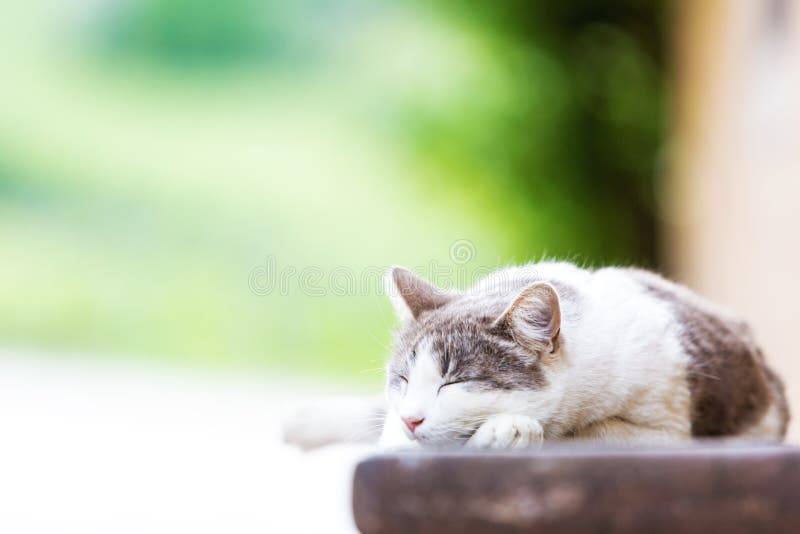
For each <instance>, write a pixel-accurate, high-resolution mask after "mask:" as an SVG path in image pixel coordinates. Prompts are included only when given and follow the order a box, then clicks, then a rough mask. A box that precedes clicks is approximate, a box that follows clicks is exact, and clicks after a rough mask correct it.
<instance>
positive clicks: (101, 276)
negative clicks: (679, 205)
mask: <svg viewBox="0 0 800 534" xmlns="http://www.w3.org/2000/svg"><path fill="white" fill-rule="evenodd" d="M3 6H4V9H3V11H4V16H3V20H2V22H0V73H2V74H0V76H1V79H0V301H1V302H2V303H3V305H2V307H0V343H2V344H3V345H6V346H24V347H42V348H46V349H55V350H56V351H59V352H68V353H94V354H101V355H129V356H134V357H137V358H155V359H166V360H171V361H180V362H187V363H192V364H212V365H225V366H257V367H259V368H264V369H268V370H275V371H285V372H304V373H310V374H313V375H317V374H319V375H340V376H349V377H351V378H354V379H356V380H360V379H363V380H364V381H379V380H380V375H379V374H377V373H370V372H362V371H364V370H369V369H375V368H378V367H380V366H381V365H382V362H383V360H384V357H385V355H386V344H387V343H388V340H389V338H390V336H389V334H390V331H391V328H392V326H393V324H394V318H393V314H392V312H391V310H390V307H389V305H388V303H387V302H385V298H384V297H383V296H381V295H380V294H378V293H379V291H378V288H377V285H378V282H375V283H372V282H374V281H376V280H377V278H378V277H377V275H376V276H372V275H373V273H379V272H380V271H381V270H382V269H383V268H385V267H386V266H388V265H391V264H403V265H406V266H409V267H417V268H419V269H421V270H422V271H423V272H428V274H429V276H432V277H433V278H437V277H439V278H441V277H442V276H444V277H445V279H446V280H445V282H448V281H451V280H452V277H450V278H448V275H447V273H450V274H452V273H453V272H457V273H458V279H457V280H455V281H454V283H456V284H458V285H463V284H464V283H466V282H468V281H469V280H470V278H471V277H472V276H474V275H476V274H477V273H479V272H484V271H485V270H486V269H491V268H496V267H499V266H502V265H506V264H509V263H520V262H525V261H529V260H532V259H538V258H540V257H542V256H543V255H547V256H555V257H561V258H568V259H572V260H574V261H577V262H580V263H585V264H600V263H609V262H613V263H636V264H639V265H644V266H650V265H656V264H657V263H658V257H657V254H656V251H657V250H658V243H657V240H656V232H655V223H656V200H657V194H656V193H657V190H658V176H659V167H658V162H659V160H660V152H661V150H662V148H663V140H664V137H665V126H666V125H665V117H666V116H667V112H666V109H665V106H666V96H667V95H666V85H665V59H664V57H665V50H664V39H663V36H662V35H661V29H662V28H664V27H665V24H664V20H663V19H664V16H665V14H664V9H663V6H662V4H661V3H660V2H641V1H633V0H631V1H623V0H609V1H606V2H594V1H590V0H582V1H572V2H560V3H559V2H525V1H522V0H512V1H506V2H499V3H490V2H482V3H478V4H465V3H462V2H454V1H445V0H443V1H439V2H422V1H417V2H388V1H380V0H370V1H368V0H341V1H331V0H278V1H268V2H264V1H255V0H229V1H227V2H217V1H211V0H140V1H123V0H68V1H67V0H60V1H57V2H54V1H51V2H45V1H34V0H27V1H25V0H6V1H5V2H4V4H3ZM459 247H462V248H461V249H459ZM463 250H466V255H463V254H462V253H463ZM448 268H449V271H448ZM430 271H436V272H430ZM292 273H294V274H292ZM309 273H310V274H309ZM331 273H336V274H335V276H334V275H332V274H331ZM347 273H350V274H347ZM365 273H368V274H369V276H368V277H367V278H369V280H370V281H371V282H370V283H368V284H366V283H363V280H364V279H365ZM437 273H438V274H437ZM442 273H445V274H444V275H443V274H442ZM281 275H282V276H284V277H285V278H286V282H285V283H284V284H283V285H284V286H285V287H283V288H281V287H279V286H280V285H281V284H280V283H278V284H276V287H275V288H273V290H271V291H270V290H269V287H268V286H269V280H270V279H269V277H270V276H271V277H273V278H274V277H275V276H281ZM290 275H291V276H290ZM462 275H463V276H462ZM254 276H255V278H254ZM254 281H255V282H254ZM343 281H344V283H343ZM351 282H352V283H351ZM254 284H255V285H254ZM312 286H313V287H312Z"/></svg>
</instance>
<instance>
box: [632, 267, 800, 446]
mask: <svg viewBox="0 0 800 534" xmlns="http://www.w3.org/2000/svg"><path fill="white" fill-rule="evenodd" d="M630 273H631V275H632V276H633V277H634V278H635V279H636V280H637V282H638V283H639V284H641V285H642V287H644V288H645V290H646V291H647V292H648V293H649V294H651V295H652V296H654V297H655V298H658V299H660V300H663V301H665V302H668V303H669V304H670V306H671V307H672V309H673V310H674V313H675V316H676V319H677V323H678V327H679V337H680V342H681V345H682V346H683V348H684V350H685V351H686V352H687V354H689V356H690V357H691V364H690V366H689V369H688V370H687V380H688V383H689V390H690V393H691V424H692V435H694V436H730V435H736V434H738V433H740V432H742V431H744V430H746V429H747V428H748V427H750V426H752V425H753V424H755V423H757V422H758V421H759V419H760V418H761V417H762V416H763V415H764V413H765V412H766V411H767V409H768V408H769V407H770V405H771V404H773V403H775V404H776V405H777V406H778V407H779V409H780V410H781V411H782V414H783V431H784V432H785V428H786V422H787V421H788V408H787V407H786V399H785V398H784V393H783V385H782V384H781V382H780V379H779V378H778V377H777V376H776V375H775V374H774V373H773V372H772V370H770V369H769V368H768V367H767V365H766V362H765V361H764V357H763V355H762V353H761V350H760V349H759V348H758V346H757V345H756V344H755V342H754V340H753V339H752V335H751V333H750V329H749V327H748V326H747V325H746V324H745V323H743V322H738V321H734V320H731V319H727V318H724V317H721V316H719V315H717V314H715V313H713V312H712V311H709V310H706V309H704V307H703V306H702V302H701V301H699V299H698V300H697V301H695V298H696V297H694V296H693V295H691V294H685V291H686V290H684V289H683V288H681V287H680V286H677V285H675V284H673V283H672V282H669V281H667V280H665V279H663V278H661V277H660V276H657V275H655V274H653V273H649V272H646V271H640V270H636V269H630ZM682 292H684V294H682Z"/></svg>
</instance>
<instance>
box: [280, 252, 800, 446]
mask: <svg viewBox="0 0 800 534" xmlns="http://www.w3.org/2000/svg"><path fill="white" fill-rule="evenodd" d="M387 280H388V289H389V294H390V297H391V299H392V302H393V305H394V308H395V310H396V312H397V315H398V316H399V318H400V321H401V324H400V328H399V329H398V331H397V334H396V341H395V347H394V350H393V353H392V355H391V357H390V359H389V362H388V365H387V380H386V396H385V397H386V401H387V404H386V406H385V422H384V424H383V430H382V433H381V436H380V439H379V441H380V443H381V445H382V446H384V447H387V448H392V447H398V446H403V445H408V444H414V445H417V446H423V447H454V446H466V447H476V448H489V449H494V448H497V449H506V448H526V447H537V446H540V445H541V444H542V442H543V441H545V440H547V441H557V440H568V439H569V440H601V441H605V442H612V443H616V444H627V445H657V444H670V443H687V442H690V441H691V440H693V439H695V438H712V437H733V438H741V439H752V440H760V441H765V440H769V441H780V440H782V439H783V437H784V436H785V433H786V427H787V424H788V420H789V412H788V407H787V403H786V399H785V396H784V388H783V384H782V382H781V380H780V379H779V378H778V376H777V375H776V374H775V373H774V372H773V371H772V370H771V369H770V368H769V367H768V366H767V365H766V362H765V360H764V357H763V355H762V353H761V350H760V349H759V348H758V346H757V345H756V343H755V341H754V339H753V334H752V332H751V331H750V329H749V327H748V326H747V325H746V324H745V323H744V322H743V321H741V320H740V319H738V318H736V317H735V316H734V315H733V314H731V313H730V312H728V311H727V310H724V309H722V308H721V307H718V306H716V305H714V304H713V303H711V302H709V301H707V300H705V299H703V298H701V297H699V296H698V295H696V294H694V293H693V292H691V291H690V290H689V289H688V288H686V287H683V286H680V285H678V284H676V283H673V282H670V281H668V280H666V279H664V278H662V277H661V276H659V275H657V274H654V273H651V272H648V271H644V270H640V269H634V268H618V267H608V268H601V269H597V270H588V269H583V268H579V267H577V266H575V265H572V264H570V263H565V262H541V263H536V264H529V265H525V266H522V267H512V268H506V269H502V270H499V271H496V272H495V273H493V274H491V275H489V276H487V277H485V278H484V279H482V280H480V281H478V282H477V283H476V284H475V285H474V286H473V287H471V288H469V289H467V290H466V291H462V292H459V291H445V290H442V289H440V288H437V287H435V286H434V285H432V284H430V283H429V282H427V281H425V280H424V279H423V278H421V277H419V276H418V275H416V274H414V273H412V272H411V271H409V270H406V269H403V268H400V267H394V268H392V269H390V271H389V273H388V275H387ZM326 418H328V417H327V416H326ZM311 432H312V433H313V428H312V429H311ZM295 438H296V439H295V441H303V436H302V435H296V436H295ZM290 439H291V438H290ZM316 439H317V440H318V441H319V436H317V438H316ZM322 441H324V440H322Z"/></svg>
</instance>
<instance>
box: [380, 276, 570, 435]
mask: <svg viewBox="0 0 800 534" xmlns="http://www.w3.org/2000/svg"><path fill="white" fill-rule="evenodd" d="M387 281H388V286H389V288H388V289H389V293H390V296H391V298H392V302H393V304H394V307H395V310H396V311H397V314H398V316H399V317H400V319H401V321H402V326H401V328H400V330H399V332H398V333H397V339H396V343H395V349H394V353H393V354H392V357H391V360H390V361H389V365H388V380H387V396H388V399H389V403H390V405H391V407H392V408H393V409H394V410H395V411H396V413H397V414H398V415H399V416H400V417H401V418H402V419H403V421H404V422H403V423H402V425H403V430H404V431H405V433H406V435H407V436H408V437H409V438H412V439H417V440H419V441H420V442H421V443H423V444H426V445H447V444H454V443H456V444H457V443H461V442H464V441H466V440H467V439H469V437H470V436H471V435H472V434H473V433H474V432H475V430H476V429H477V428H478V426H480V424H481V423H482V422H483V421H485V420H486V419H487V418H488V417H490V416H492V415H495V414H500V413H522V412H524V413H529V414H530V413H531V410H533V411H534V412H535V411H536V410H537V409H542V410H547V409H549V406H548V404H552V402H550V400H549V397H552V395H548V391H549V389H550V387H549V385H548V375H549V374H550V373H549V372H548V370H549V369H548V367H549V366H550V365H552V363H553V362H554V361H556V360H557V359H558V357H559V354H560V349H561V347H560V345H561V343H560V341H561V340H560V328H561V308H560V304H559V297H558V293H557V292H556V290H555V288H554V287H553V286H552V285H550V284H548V283H546V282H542V281H519V280H517V281H512V282H513V283H509V284H500V285H498V286H497V287H495V288H493V289H492V290H491V291H481V292H475V293H456V292H447V291H444V290H441V289H439V288H437V287H435V286H433V285H431V284H430V283H428V282H427V281H425V280H423V279H422V278H420V277H419V276H417V275H416V274H414V273H412V272H411V271H408V270H406V269H402V268H399V267H394V268H392V269H391V270H390V271H389V273H388V275H387Z"/></svg>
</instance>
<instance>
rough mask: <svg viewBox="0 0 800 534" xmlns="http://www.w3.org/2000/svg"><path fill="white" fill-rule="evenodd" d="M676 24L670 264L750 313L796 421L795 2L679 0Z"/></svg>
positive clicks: (799, 256)
mask: <svg viewBox="0 0 800 534" xmlns="http://www.w3.org/2000/svg"><path fill="white" fill-rule="evenodd" d="M675 28H676V33H675V52H676V54H675V60H676V64H675V67H676V71H675V72H676V77H675V78H676V84H677V86H676V97H677V98H676V123H675V125H674V126H675V130H674V133H675V137H674V141H675V142H674V150H675V152H674V156H675V157H674V159H673V167H672V170H671V176H670V180H669V182H668V184H667V188H666V209H665V213H664V215H665V225H664V227H665V230H666V236H665V242H666V248H667V250H666V254H665V256H666V258H667V262H668V266H669V268H670V269H671V271H672V274H673V275H675V276H676V277H677V278H679V279H681V280H683V281H684V282H686V283H688V284H689V285H690V286H692V287H694V288H695V289H697V290H699V291H700V292H701V293H703V294H705V295H707V296H709V297H711V298H712V299H715V300H717V301H719V302H721V303H723V304H726V305H728V306H729V307H731V308H733V309H734V310H736V311H738V312H740V313H741V314H743V315H744V316H745V317H746V318H747V319H748V320H749V321H750V322H751V324H752V325H753V326H754V328H755V330H756V333H757V335H758V338H759V340H760V342H761V344H762V346H763V347H764V349H765V352H766V355H767V359H768V360H769V361H770V362H771V363H772V364H773V365H774V367H775V368H776V369H777V370H778V371H779V372H780V373H781V375H782V376H783V377H784V380H785V382H786V384H787V386H788V393H789V396H790V399H789V400H790V403H791V404H792V407H793V413H794V414H795V421H797V419H798V418H800V347H799V346H798V341H797V339H796V338H795V336H798V337H799V338H800V318H799V317H800V314H798V311H797V308H798V307H799V306H800V269H799V268H798V267H800V205H799V204H798V201H799V200H800V3H798V2H794V1H792V0H770V1H767V0H764V1H730V0H703V1H696V0H681V1H679V2H678V4H677V12H676V19H675ZM789 432H790V439H791V440H792V441H795V442H798V441H800V425H798V424H796V423H795V424H794V425H792V427H790V431H789Z"/></svg>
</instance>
